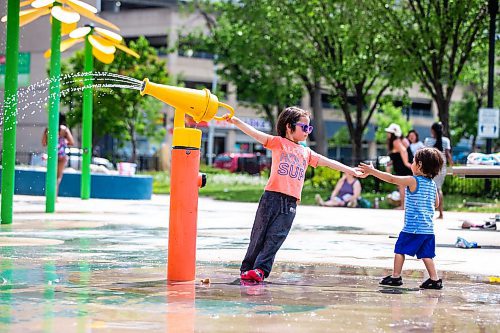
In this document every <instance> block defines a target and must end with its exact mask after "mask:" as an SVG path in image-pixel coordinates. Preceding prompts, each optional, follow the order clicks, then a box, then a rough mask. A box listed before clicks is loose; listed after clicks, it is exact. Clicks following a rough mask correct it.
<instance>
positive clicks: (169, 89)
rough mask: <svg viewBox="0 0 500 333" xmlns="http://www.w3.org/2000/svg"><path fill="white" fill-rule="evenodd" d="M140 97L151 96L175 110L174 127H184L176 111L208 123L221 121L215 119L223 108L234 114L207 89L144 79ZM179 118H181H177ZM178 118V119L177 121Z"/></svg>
mask: <svg viewBox="0 0 500 333" xmlns="http://www.w3.org/2000/svg"><path fill="white" fill-rule="evenodd" d="M141 95H142V96H144V95H151V96H153V97H155V98H157V99H159V100H160V101H162V102H164V103H167V104H168V105H171V106H172V107H174V108H175V111H176V113H175V116H174V127H184V117H183V115H181V114H179V113H178V111H180V112H182V113H184V114H186V113H187V114H188V115H190V116H191V117H193V119H194V121H195V122H197V123H199V122H201V121H210V120H212V119H216V120H223V118H222V117H217V116H216V114H217V110H218V109H219V107H223V108H225V109H227V110H229V112H230V113H231V116H232V115H233V114H234V109H233V108H232V107H231V106H230V105H227V104H225V103H222V102H219V99H218V98H217V96H215V95H214V94H212V93H210V90H208V89H206V88H205V89H202V90H197V89H189V88H181V87H174V86H167V85H163V84H157V83H153V82H150V81H149V79H147V78H146V79H144V81H143V83H142V86H141ZM178 116H181V117H178ZM177 118H180V119H177Z"/></svg>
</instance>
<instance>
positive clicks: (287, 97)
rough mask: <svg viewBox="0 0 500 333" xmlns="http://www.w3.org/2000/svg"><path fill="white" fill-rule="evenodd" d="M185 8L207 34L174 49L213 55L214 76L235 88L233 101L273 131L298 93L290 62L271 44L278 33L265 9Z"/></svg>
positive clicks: (247, 4)
mask: <svg viewBox="0 0 500 333" xmlns="http://www.w3.org/2000/svg"><path fill="white" fill-rule="evenodd" d="M190 5H192V6H191V8H190V9H191V10H197V11H198V12H199V13H201V15H203V17H204V19H205V22H206V28H207V29H204V30H197V31H196V30H195V31H193V32H191V33H190V34H189V35H185V36H183V37H182V38H181V43H180V45H179V48H181V49H182V48H183V47H184V48H185V47H188V48H195V49H196V50H198V51H206V52H210V53H213V54H215V55H216V58H215V59H214V61H215V62H216V64H217V66H218V74H220V75H221V77H222V78H223V80H224V81H226V82H232V83H233V84H234V85H235V86H236V87H237V96H238V101H239V102H240V103H242V104H246V105H249V106H252V107H254V108H256V109H257V110H259V111H260V112H261V113H263V114H264V116H265V118H267V119H268V120H269V122H270V123H271V126H272V128H273V129H275V124H276V118H277V116H278V115H279V113H280V112H281V111H282V110H283V109H284V107H286V106H290V105H294V104H296V103H297V102H298V101H300V98H301V94H302V91H301V85H300V84H299V83H298V82H296V81H297V80H295V79H294V75H293V71H291V70H290V69H291V67H290V64H289V61H288V60H289V59H288V58H289V56H287V55H286V54H284V52H281V51H280V50H281V47H282V46H281V45H280V43H279V42H276V41H275V40H272V38H271V36H272V35H273V34H275V33H277V29H278V28H277V27H276V26H273V24H272V23H271V22H270V21H269V19H268V17H267V15H268V12H267V11H266V8H265V7H264V6H262V4H261V3H260V2H256V1H242V2H240V3H238V4H236V3H233V2H231V1H220V2H212V1H206V2H205V1H197V2H195V3H194V5H193V4H190ZM263 31H266V33H263Z"/></svg>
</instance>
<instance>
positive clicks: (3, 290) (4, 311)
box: [0, 246, 14, 332]
mask: <svg viewBox="0 0 500 333" xmlns="http://www.w3.org/2000/svg"><path fill="white" fill-rule="evenodd" d="M11 252H12V248H11V247H8V246H6V247H0V332H3V330H2V326H3V325H5V326H8V325H9V324H10V322H11V320H12V271H13V269H14V264H13V261H12V259H10V253H11Z"/></svg>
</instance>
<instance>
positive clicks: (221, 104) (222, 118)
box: [214, 102, 234, 120]
mask: <svg viewBox="0 0 500 333" xmlns="http://www.w3.org/2000/svg"><path fill="white" fill-rule="evenodd" d="M218 103H219V106H222V107H223V108H224V109H226V110H228V111H229V113H230V116H229V118H232V117H233V116H234V109H233V107H232V106H231V105H228V104H226V103H222V102H218ZM214 119H215V120H225V119H224V117H217V116H215V117H214Z"/></svg>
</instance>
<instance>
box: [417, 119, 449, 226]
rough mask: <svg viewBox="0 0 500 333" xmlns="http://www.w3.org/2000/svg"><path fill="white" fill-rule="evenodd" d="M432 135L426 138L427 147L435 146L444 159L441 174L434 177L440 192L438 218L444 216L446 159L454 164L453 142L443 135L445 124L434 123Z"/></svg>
mask: <svg viewBox="0 0 500 333" xmlns="http://www.w3.org/2000/svg"><path fill="white" fill-rule="evenodd" d="M431 135H432V138H425V141H424V145H425V146H426V147H434V148H436V149H437V150H439V151H440V152H441V155H442V157H443V160H444V164H443V167H442V168H441V171H440V172H439V174H438V175H437V176H436V177H434V182H435V183H436V186H437V189H438V194H439V206H438V209H439V216H438V217H437V218H438V219H442V218H443V191H442V186H443V183H444V179H445V177H446V161H448V164H449V165H450V166H452V165H453V160H452V158H451V144H450V139H448V138H447V137H445V136H443V124H441V123H440V122H439V123H434V124H432V126H431Z"/></svg>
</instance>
